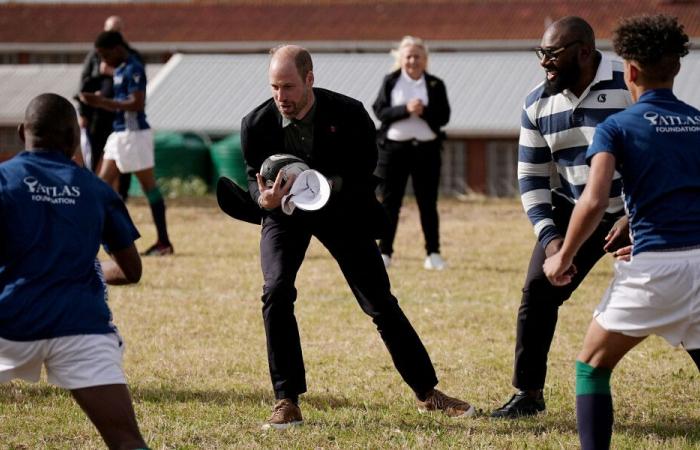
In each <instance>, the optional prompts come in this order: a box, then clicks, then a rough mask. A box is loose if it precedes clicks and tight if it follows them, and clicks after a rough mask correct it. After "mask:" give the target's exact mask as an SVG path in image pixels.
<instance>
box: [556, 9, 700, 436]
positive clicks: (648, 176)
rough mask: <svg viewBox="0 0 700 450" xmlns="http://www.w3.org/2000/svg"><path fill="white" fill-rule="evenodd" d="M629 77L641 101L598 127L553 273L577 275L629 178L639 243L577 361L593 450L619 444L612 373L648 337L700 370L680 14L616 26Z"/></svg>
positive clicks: (691, 129) (699, 236)
mask: <svg viewBox="0 0 700 450" xmlns="http://www.w3.org/2000/svg"><path fill="white" fill-rule="evenodd" d="M613 44H614V48H615V52H616V53H617V54H619V55H620V56H622V58H624V69H625V83H626V84H627V86H628V88H629V90H630V93H631V95H632V99H633V100H634V101H635V102H636V103H635V105H633V106H631V107H629V108H628V109H627V110H625V111H623V112H620V113H617V114H614V115H612V116H610V117H609V118H607V119H606V120H605V121H604V122H603V123H601V124H600V125H598V127H597V129H596V134H595V137H594V139H593V143H592V144H591V146H590V147H589V149H588V152H587V155H586V156H587V160H588V162H589V164H590V166H591V171H590V177H589V181H588V184H587V186H586V189H585V190H584V192H583V194H582V196H581V198H580V199H579V201H578V203H577V204H576V207H575V209H574V212H573V215H572V218H571V222H570V224H569V229H568V231H567V233H566V238H565V239H564V244H563V245H562V248H561V250H560V251H559V252H558V253H557V254H555V255H554V256H551V257H550V258H548V259H547V260H546V262H545V264H544V271H545V274H546V275H547V277H548V278H549V280H550V281H551V282H552V284H555V285H558V286H561V285H565V284H567V283H569V282H570V281H571V274H570V273H571V272H570V271H571V268H572V264H573V258H574V255H575V254H576V252H577V251H578V249H579V248H580V247H581V244H582V243H583V242H584V241H585V240H586V238H587V237H588V236H589V235H590V234H591V233H592V232H593V230H594V229H595V228H596V226H597V224H598V222H599V221H600V218H601V217H602V216H603V211H604V210H605V207H606V206H607V204H608V198H607V194H608V192H609V191H610V185H611V183H612V180H613V174H614V173H615V171H616V170H617V171H618V172H619V173H620V174H621V175H622V183H623V186H624V192H625V204H626V207H627V210H628V213H629V218H630V229H631V232H632V236H633V242H634V248H633V252H632V258H631V260H629V261H618V262H617V263H616V266H615V277H614V279H613V281H612V283H611V285H610V287H609V288H608V290H607V292H606V293H605V295H604V296H603V300H602V301H601V303H600V304H599V305H598V307H597V308H596V311H595V313H594V319H593V320H592V321H591V324H590V327H589V328H588V332H587V334H586V337H585V339H584V343H583V349H582V350H581V353H580V354H579V355H578V360H577V361H576V414H577V417H578V427H579V438H580V441H581V446H582V447H583V448H584V449H599V448H609V446H610V438H611V435H612V424H613V408H612V397H611V393H610V375H611V373H612V370H613V368H614V367H615V365H616V364H617V363H618V362H619V361H620V359H622V357H623V356H624V355H625V354H626V353H627V352H628V351H629V350H631V349H632V348H633V347H634V346H635V345H637V344H638V343H640V342H641V341H642V340H643V339H644V338H645V337H646V336H648V335H650V334H656V335H659V336H662V337H664V338H665V339H666V340H667V341H668V342H669V343H671V344H672V345H679V344H681V345H683V347H684V348H685V349H686V350H687V351H688V353H689V354H690V356H691V357H692V358H693V361H694V362H695V364H696V365H697V366H698V369H700V111H699V110H697V109H695V108H693V107H691V106H689V105H687V104H685V103H683V102H682V101H680V100H678V99H677V98H676V97H675V96H674V95H673V92H672V88H673V80H674V78H675V76H676V75H677V74H678V72H679V70H680V58H681V57H683V56H685V55H686V54H687V53H688V48H687V47H688V36H687V35H686V34H685V33H684V31H683V26H682V25H680V24H679V23H678V22H677V21H676V19H675V18H671V17H668V16H663V15H658V16H651V17H650V16H642V17H634V18H630V19H626V20H623V21H622V22H621V24H620V25H619V26H618V28H617V29H616V30H615V33H614V38H613Z"/></svg>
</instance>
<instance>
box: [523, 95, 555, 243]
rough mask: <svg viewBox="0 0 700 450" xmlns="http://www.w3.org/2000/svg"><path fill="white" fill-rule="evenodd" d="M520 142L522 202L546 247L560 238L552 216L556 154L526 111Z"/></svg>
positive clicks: (525, 110) (524, 109)
mask: <svg viewBox="0 0 700 450" xmlns="http://www.w3.org/2000/svg"><path fill="white" fill-rule="evenodd" d="M520 117H521V119H520V139H519V141H518V187H519V189H520V201H521V202H522V204H523V209H524V210H525V212H526V213H527V217H528V219H530V222H531V223H532V225H533V228H534V232H535V235H536V236H537V239H538V240H539V241H540V244H541V245H542V247H546V246H547V244H549V242H550V241H551V240H552V239H554V238H556V237H557V236H559V232H558V231H557V228H556V226H555V225H554V220H553V214H552V191H551V185H550V181H549V177H550V174H551V170H552V164H553V160H552V152H551V150H550V148H549V145H548V144H547V141H545V139H544V137H543V136H542V133H541V132H540V130H539V128H537V126H536V125H535V122H534V120H533V119H531V118H530V116H529V114H528V111H527V109H526V108H523V111H522V114H521V116H520Z"/></svg>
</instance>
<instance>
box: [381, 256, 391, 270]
mask: <svg viewBox="0 0 700 450" xmlns="http://www.w3.org/2000/svg"><path fill="white" fill-rule="evenodd" d="M382 261H384V268H385V269H388V268H389V266H391V256H389V255H386V254H384V253H382Z"/></svg>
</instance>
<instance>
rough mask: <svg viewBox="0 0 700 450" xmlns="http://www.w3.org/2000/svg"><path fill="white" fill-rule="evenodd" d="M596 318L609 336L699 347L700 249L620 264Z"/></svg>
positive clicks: (640, 257)
mask: <svg viewBox="0 0 700 450" xmlns="http://www.w3.org/2000/svg"><path fill="white" fill-rule="evenodd" d="M593 317H594V318H595V319H596V321H597V322H598V324H599V325H600V326H601V327H603V328H604V329H605V330H608V331H615V332H618V333H622V334H625V335H628V336H634V337H644V336H648V335H650V334H656V335H657V336H661V337H663V338H664V339H666V340H667V341H668V342H669V343H670V344H671V345H673V346H677V345H683V347H685V348H686V349H688V350H693V349H699V348H700V249H693V250H682V251H671V252H643V253H640V254H638V255H634V256H633V257H632V260H631V261H629V262H625V261H617V262H616V263H615V277H614V278H613V281H612V283H611V284H610V287H609V288H608V290H607V291H606V292H605V294H604V295H603V299H602V300H601V302H600V304H599V305H598V306H597V307H596V310H595V312H594V313H593Z"/></svg>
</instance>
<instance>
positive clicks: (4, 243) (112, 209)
mask: <svg viewBox="0 0 700 450" xmlns="http://www.w3.org/2000/svg"><path fill="white" fill-rule="evenodd" d="M138 236H139V234H138V231H137V230H136V228H135V227H134V224H133V223H132V221H131V218H130V217H129V213H128V211H127V210H126V207H125V206H124V202H122V200H121V198H119V195H117V193H116V192H114V190H113V189H112V188H111V187H110V186H108V185H107V184H106V183H105V182H104V181H102V180H100V179H99V178H97V177H96V176H95V175H94V174H93V173H91V172H90V171H88V170H87V169H83V168H80V167H78V166H76V165H75V164H74V163H73V162H72V161H70V160H69V159H68V158H67V157H66V156H65V155H63V154H61V153H59V152H55V151H33V152H23V153H20V154H19V155H17V156H15V157H14V158H12V159H10V160H9V161H6V162H4V163H2V164H0V337H2V338H4V339H9V340H13V341H31V340H38V339H49V338H54V337H60V336H71V335H77V334H104V333H111V332H113V331H114V328H113V326H112V324H111V314H110V311H109V308H108V307H107V302H106V286H105V282H104V277H103V274H102V270H101V267H100V264H99V262H98V261H97V252H98V250H99V246H100V243H104V244H105V245H107V246H109V248H111V249H112V250H121V249H124V248H126V247H128V246H130V245H131V244H132V243H133V242H134V240H135V239H136V238H138Z"/></svg>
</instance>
